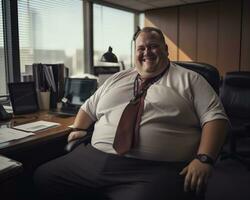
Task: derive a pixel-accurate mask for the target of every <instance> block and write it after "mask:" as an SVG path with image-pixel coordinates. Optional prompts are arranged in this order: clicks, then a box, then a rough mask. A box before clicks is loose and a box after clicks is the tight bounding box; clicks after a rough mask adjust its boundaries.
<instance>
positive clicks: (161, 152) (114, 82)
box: [81, 63, 227, 161]
mask: <svg viewBox="0 0 250 200" xmlns="http://www.w3.org/2000/svg"><path fill="white" fill-rule="evenodd" d="M136 75H137V71H136V70H135V69H129V70H125V71H121V72H119V73H116V74H114V75H113V76H112V77H110V78H109V79H108V80H107V81H106V82H105V83H104V84H103V85H102V86H101V87H100V88H99V89H98V90H97V91H96V93H95V94H94V95H93V96H91V97H90V98H89V99H88V100H87V101H86V102H85V103H84V104H83V105H82V107H81V108H82V109H83V110H84V111H85V112H86V113H88V114H89V116H90V117H91V118H92V119H93V120H94V121H96V123H95V129H94V132H93V136H92V141H91V143H92V145H93V146H94V147H95V148H97V149H99V150H101V151H104V152H107V153H113V154H116V152H115V150H114V149H113V141H114V137H115V133H116V128H117V125H118V122H119V120H120V117H121V114H122V112H123V110H124V108H125V107H126V105H127V104H128V103H129V101H130V100H131V99H132V98H133V89H134V81H135V78H136ZM215 119H226V120H227V116H226V114H225V112H224V109H223V106H222V104H221V102H220V99H219V97H218V96H217V94H216V93H215V92H214V90H213V89H212V87H211V86H210V85H209V83H208V82H207V81H206V80H205V79H204V78H203V77H202V76H201V75H199V74H198V73H196V72H194V71H192V70H188V69H185V68H183V67H180V66H178V65H176V64H173V63H171V65H170V68H169V70H168V71H167V72H166V73H165V74H164V76H163V77H162V78H161V79H160V80H158V81H157V82H155V83H154V84H153V85H151V86H150V88H149V89H148V91H147V95H146V98H145V103H144V112H143V114H142V117H141V123H140V131H139V132H140V136H139V144H138V146H137V147H135V148H133V149H131V151H130V152H129V153H128V154H126V155H125V156H130V157H135V158H140V159H148V160H159V161H187V160H190V159H192V158H193V157H194V155H195V154H196V153H197V149H198V146H199V142H200V138H201V127H202V126H203V125H204V124H205V123H206V122H208V121H211V120H215Z"/></svg>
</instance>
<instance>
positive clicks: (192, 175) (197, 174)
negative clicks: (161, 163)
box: [180, 159, 213, 195]
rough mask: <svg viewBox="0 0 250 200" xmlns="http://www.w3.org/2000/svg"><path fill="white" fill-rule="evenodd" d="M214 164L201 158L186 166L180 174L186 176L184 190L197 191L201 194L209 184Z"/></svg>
mask: <svg viewBox="0 0 250 200" xmlns="http://www.w3.org/2000/svg"><path fill="white" fill-rule="evenodd" d="M212 168H213V167H212V166H211V165H209V164H205V163H201V162H200V161H199V160H197V159H194V160H193V161H191V162H190V163H189V165H188V166H186V167H185V168H184V169H183V170H182V171H181V172H180V175H183V176H185V181H184V191H185V192H187V191H195V192H196V194H197V195H198V194H200V192H201V191H203V190H204V189H205V187H206V185H207V181H208V178H209V176H210V175H211V173H212Z"/></svg>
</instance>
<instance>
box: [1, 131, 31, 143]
mask: <svg viewBox="0 0 250 200" xmlns="http://www.w3.org/2000/svg"><path fill="white" fill-rule="evenodd" d="M30 135H34V133H26V132H24V131H19V130H15V129H12V128H0V143H3V142H8V141H11V140H17V139H20V138H24V137H27V136H30Z"/></svg>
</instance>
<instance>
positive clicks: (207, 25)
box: [145, 0, 250, 75]
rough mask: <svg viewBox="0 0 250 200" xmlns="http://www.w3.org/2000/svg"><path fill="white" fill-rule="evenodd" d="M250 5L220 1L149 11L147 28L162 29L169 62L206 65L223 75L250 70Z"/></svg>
mask: <svg viewBox="0 0 250 200" xmlns="http://www.w3.org/2000/svg"><path fill="white" fill-rule="evenodd" d="M249 10H250V2H249V1H247V0H242V1H239V0H221V1H214V2H207V3H202V4H192V5H187V6H180V7H172V8H164V9H158V10H152V11H147V12H146V13H145V26H155V27H158V28H160V29H162V30H163V32H164V34H165V37H166V41H167V42H168V43H169V44H170V45H169V49H170V59H171V60H182V61H198V62H206V63H209V64H212V65H214V66H216V67H217V69H218V70H219V72H220V74H221V75H224V74H225V73H226V72H228V71H233V70H250V37H248V35H250V13H249V12H248V11H249Z"/></svg>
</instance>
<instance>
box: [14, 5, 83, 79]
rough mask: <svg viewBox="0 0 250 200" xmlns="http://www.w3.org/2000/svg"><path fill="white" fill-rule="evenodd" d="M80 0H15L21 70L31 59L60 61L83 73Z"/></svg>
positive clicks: (72, 71) (31, 62)
mask: <svg viewBox="0 0 250 200" xmlns="http://www.w3.org/2000/svg"><path fill="white" fill-rule="evenodd" d="M82 7H83V5H82V1H81V0H64V1H62V0H53V1H51V0H18V23H19V41H20V44H19V46H20V62H21V72H22V73H23V72H25V68H26V66H29V65H32V64H33V63H48V64H54V63H64V65H65V66H66V67H68V68H69V73H70V75H75V74H78V73H83V70H84V68H83V67H84V49H83V45H84V44H83V9H82Z"/></svg>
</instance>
